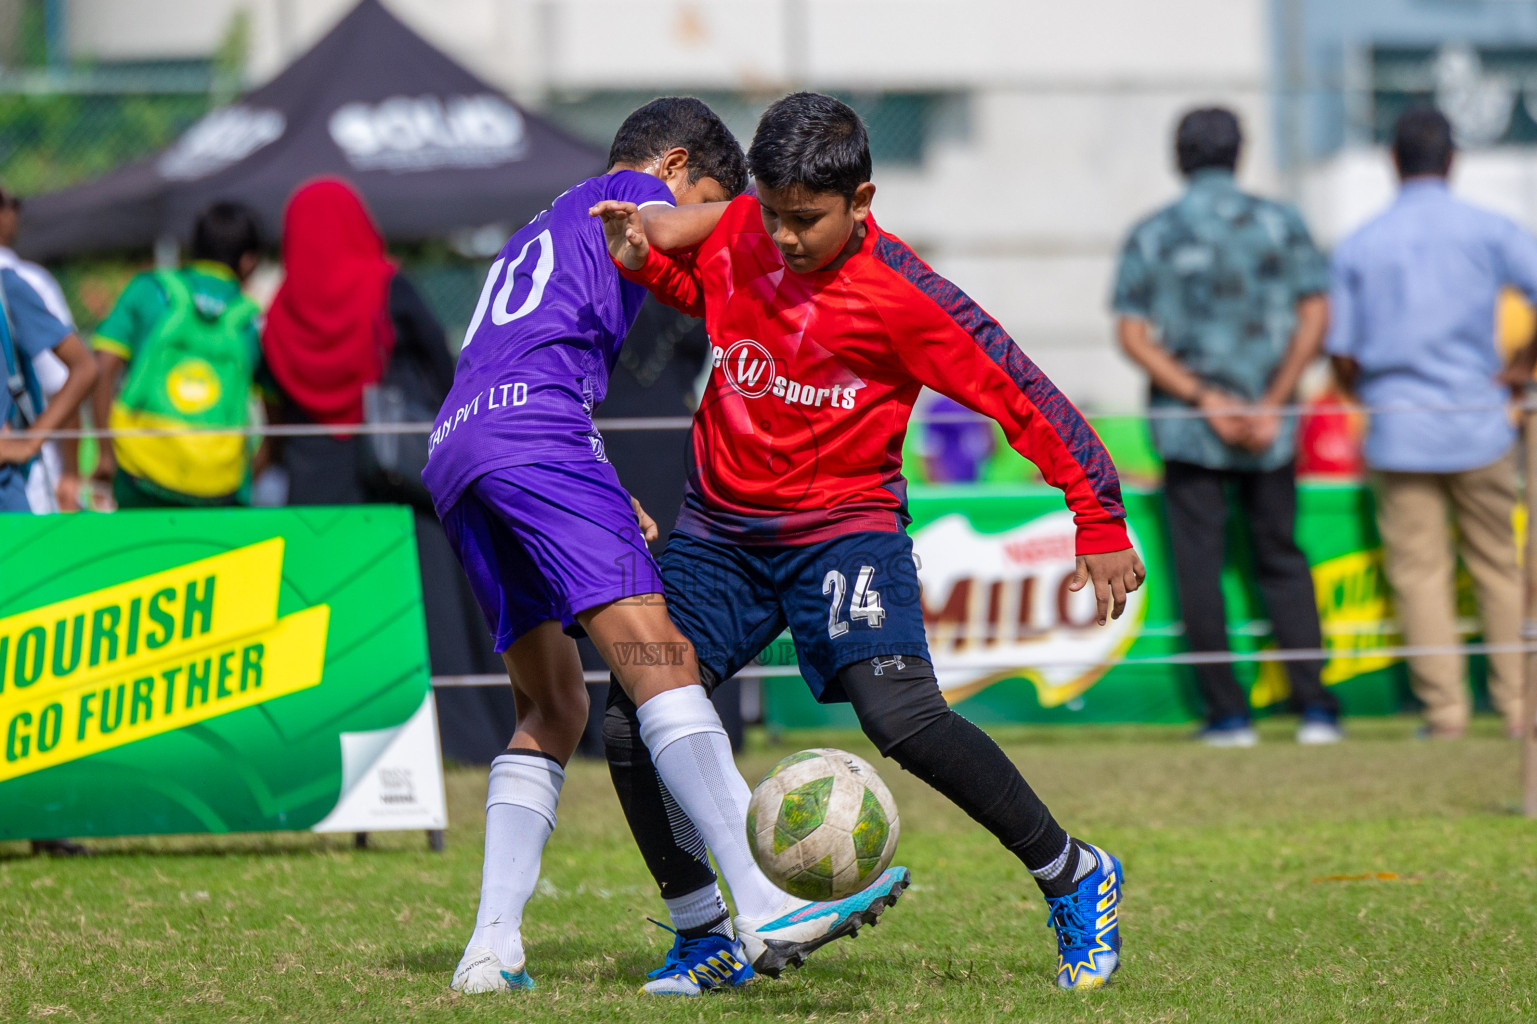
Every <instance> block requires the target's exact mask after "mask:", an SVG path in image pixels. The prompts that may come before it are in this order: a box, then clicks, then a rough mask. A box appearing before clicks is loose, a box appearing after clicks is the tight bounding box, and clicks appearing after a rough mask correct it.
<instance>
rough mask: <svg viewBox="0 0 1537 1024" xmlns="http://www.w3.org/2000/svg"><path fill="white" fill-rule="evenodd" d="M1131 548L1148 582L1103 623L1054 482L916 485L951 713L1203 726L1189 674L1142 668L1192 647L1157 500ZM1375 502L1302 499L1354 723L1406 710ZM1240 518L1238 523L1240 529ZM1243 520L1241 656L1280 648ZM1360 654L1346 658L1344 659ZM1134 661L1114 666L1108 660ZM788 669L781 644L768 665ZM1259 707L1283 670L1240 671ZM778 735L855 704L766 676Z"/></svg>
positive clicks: (1138, 499) (927, 617) (1356, 490)
mask: <svg viewBox="0 0 1537 1024" xmlns="http://www.w3.org/2000/svg"><path fill="white" fill-rule="evenodd" d="M1125 500H1126V509H1127V513H1128V523H1129V525H1130V530H1131V535H1132V541H1133V543H1134V544H1135V546H1136V548H1137V550H1138V552H1139V553H1140V554H1141V556H1142V559H1143V561H1144V562H1145V563H1146V565H1147V571H1148V582H1147V585H1146V586H1145V587H1144V588H1143V589H1142V590H1141V591H1139V592H1137V593H1135V594H1133V595H1131V597H1130V599H1129V600H1128V602H1127V606H1126V612H1125V614H1124V615H1123V616H1122V617H1121V618H1120V619H1116V620H1112V621H1111V622H1110V623H1109V625H1107V626H1105V627H1100V626H1096V625H1094V612H1095V605H1094V600H1093V597H1092V595H1091V594H1090V593H1089V591H1088V590H1087V589H1085V590H1084V591H1081V592H1079V593H1076V594H1075V593H1073V592H1072V591H1070V590H1068V589H1067V586H1068V582H1069V580H1070V578H1071V576H1072V573H1073V567H1074V555H1073V541H1074V530H1073V519H1072V515H1071V513H1069V512H1068V511H1067V509H1066V507H1065V506H1064V505H1063V502H1062V496H1061V493H1060V492H1058V491H1056V490H1055V489H1052V488H1048V487H1044V486H1029V485H1021V486H1016V487H999V486H986V485H983V486H967V487H957V486H947V487H944V488H938V487H914V488H913V489H912V491H911V492H910V510H911V512H912V514H913V525H912V528H911V533H912V536H913V550H914V554H915V556H916V557H917V559H918V561H919V569H918V575H919V579H920V580H921V582H922V585H923V596H922V600H923V611H924V621H925V622H926V624H927V626H928V639H929V646H930V653H931V654H932V656H933V658H934V662H935V665H936V666H937V667H938V676H939V682H940V686H941V687H942V689H943V690H944V691H945V694H946V696H947V697H948V698H949V700H950V702H951V703H952V704H955V705H957V706H958V707H959V708H960V710H962V711H963V712H964V713H965V714H967V715H968V716H969V717H972V718H974V719H976V720H978V721H982V722H1101V723H1111V722H1170V723H1172V722H1183V721H1190V720H1192V719H1194V718H1196V717H1198V715H1199V705H1198V703H1197V700H1196V696H1195V690H1194V679H1193V677H1192V675H1191V670H1190V669H1189V668H1188V667H1185V666H1180V665H1170V664H1166V663H1165V664H1157V663H1154V664H1139V663H1138V659H1146V658H1158V657H1162V656H1168V655H1173V654H1178V653H1181V652H1184V651H1185V650H1186V648H1185V645H1184V641H1183V637H1182V628H1181V626H1180V616H1179V610H1178V606H1177V603H1176V598H1175V590H1174V581H1173V574H1172V569H1171V566H1170V562H1169V555H1168V552H1167V549H1166V546H1165V531H1164V526H1163V519H1162V507H1161V506H1162V502H1161V499H1160V497H1159V495H1158V494H1157V492H1156V491H1153V490H1136V489H1128V490H1127V492H1126V493H1125ZM1369 500H1370V499H1369V496H1368V494H1367V493H1366V491H1365V490H1364V489H1363V488H1361V487H1359V486H1358V485H1355V484H1306V485H1303V487H1302V488H1301V493H1300V495H1299V516H1298V541H1299V542H1300V544H1301V545H1302V547H1303V549H1304V551H1305V552H1306V553H1307V555H1308V558H1309V561H1310V562H1311V563H1312V566H1313V579H1314V583H1315V585H1316V589H1317V593H1318V613H1319V617H1320V619H1321V621H1322V624H1323V631H1324V643H1325V646H1326V648H1327V649H1329V650H1330V651H1333V652H1336V655H1335V657H1333V658H1331V659H1330V660H1329V661H1328V662H1327V664H1326V666H1325V669H1324V682H1325V683H1326V684H1327V685H1329V686H1330V687H1332V688H1334V689H1335V691H1336V692H1337V693H1339V695H1340V697H1341V699H1342V700H1343V701H1344V706H1345V709H1346V710H1347V711H1348V712H1349V713H1350V714H1355V715H1361V714H1387V713H1391V712H1394V711H1397V710H1398V709H1399V707H1400V705H1401V704H1402V702H1403V701H1404V700H1405V699H1406V695H1407V692H1408V691H1407V683H1406V679H1405V675H1404V670H1403V666H1402V664H1401V663H1400V662H1398V661H1396V660H1395V659H1392V658H1388V657H1383V656H1378V655H1373V654H1372V653H1371V652H1372V651H1373V650H1375V649H1379V648H1383V647H1387V646H1390V645H1394V644H1397V643H1400V642H1401V638H1400V637H1399V636H1398V635H1397V633H1396V627H1395V626H1394V624H1393V622H1392V619H1391V611H1390V608H1389V604H1388V594H1387V585H1386V581H1385V580H1384V579H1383V578H1382V572H1381V551H1380V547H1379V544H1378V541H1377V537H1376V533H1375V530H1374V527H1373V525H1372V516H1371V509H1370V506H1369ZM1236 518H1237V517H1236V515H1235V520H1236ZM1243 530H1244V525H1243V523H1242V522H1241V521H1235V522H1233V523H1232V524H1231V529H1230V533H1231V536H1230V540H1229V550H1230V552H1232V553H1233V558H1232V559H1231V561H1232V563H1233V564H1232V565H1230V567H1229V569H1228V570H1227V573H1226V575H1225V577H1224V589H1225V591H1226V594H1227V605H1228V628H1229V631H1230V638H1231V644H1232V647H1233V649H1234V650H1237V651H1253V650H1257V649H1262V648H1268V647H1273V646H1274V644H1273V642H1272V640H1271V637H1270V634H1269V623H1268V621H1266V616H1265V612H1264V607H1263V605H1262V604H1261V603H1260V601H1259V599H1258V595H1257V594H1256V593H1255V592H1254V591H1253V585H1252V580H1253V579H1254V572H1253V570H1252V568H1251V567H1250V565H1249V563H1248V561H1247V557H1246V549H1247V544H1246V541H1245V539H1244V537H1243ZM1347 653H1348V654H1353V655H1365V657H1349V658H1347V657H1345V656H1344V655H1346V654H1347ZM1123 658H1124V659H1127V663H1124V664H1120V665H1116V666H1114V667H1108V666H1107V665H1106V664H1105V663H1106V662H1113V661H1117V660H1119V659H1123ZM764 660H765V661H768V662H769V663H771V664H785V665H793V664H794V652H793V648H791V647H790V646H789V644H788V640H787V639H782V640H781V641H780V642H779V643H778V644H777V645H776V646H775V647H774V648H771V649H770V651H769V652H767V653H766V655H765V659H764ZM1235 671H1236V672H1237V675H1238V678H1239V680H1240V682H1242V683H1243V684H1244V685H1245V686H1246V687H1247V688H1248V690H1249V695H1250V703H1251V704H1252V705H1253V706H1254V707H1255V708H1256V709H1257V710H1258V711H1259V712H1260V713H1264V711H1265V709H1268V708H1276V707H1278V706H1284V704H1285V701H1286V699H1287V697H1288V696H1289V686H1288V683H1287V679H1286V671H1285V667H1284V666H1283V665H1282V664H1281V663H1278V662H1262V663H1252V662H1251V663H1247V664H1240V665H1238V666H1236V668H1235ZM764 711H765V716H766V718H767V720H768V721H769V723H770V724H771V725H775V726H779V727H786V728H804V727H810V726H816V725H826V724H837V725H843V726H848V727H853V726H854V725H855V724H856V723H855V721H854V717H853V713H852V711H850V709H849V708H848V706H847V705H829V706H820V705H818V704H816V703H815V702H814V701H813V700H812V699H811V697H810V696H809V695H808V694H807V693H806V688H805V684H804V683H802V682H801V680H800V679H799V678H798V677H794V678H790V677H786V678H773V679H769V680H765V684H764Z"/></svg>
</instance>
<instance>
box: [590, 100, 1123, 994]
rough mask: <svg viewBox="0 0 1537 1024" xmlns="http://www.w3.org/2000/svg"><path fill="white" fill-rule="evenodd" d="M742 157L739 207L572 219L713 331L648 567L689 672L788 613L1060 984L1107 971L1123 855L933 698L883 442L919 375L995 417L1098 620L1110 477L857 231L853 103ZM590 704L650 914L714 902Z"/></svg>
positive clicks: (1093, 451)
mask: <svg viewBox="0 0 1537 1024" xmlns="http://www.w3.org/2000/svg"><path fill="white" fill-rule="evenodd" d="M748 165H749V168H750V169H751V170H752V172H753V175H754V177H755V178H756V179H757V186H758V195H757V196H756V197H752V196H743V197H740V198H738V199H736V200H735V201H734V202H731V203H729V204H712V205H709V206H696V207H693V208H691V209H689V210H681V209H680V210H678V211H672V210H663V209H660V208H648V209H647V210H646V211H645V216H644V218H643V217H642V215H641V212H640V211H638V210H637V209H636V208H635V207H634V206H633V205H631V204H625V203H616V202H604V203H599V204H598V205H597V206H595V207H594V208H593V213H594V215H597V216H602V217H603V218H604V226H605V230H606V231H607V233H608V239H609V251H610V253H611V254H612V255H613V257H614V259H615V262H616V263H618V264H619V265H620V267H621V270H622V272H623V273H624V274H625V275H626V276H627V277H629V278H630V279H631V280H635V281H639V282H641V283H643V284H645V285H646V286H647V287H648V288H650V289H651V290H652V291H653V293H655V294H656V295H657V296H658V297H659V298H661V299H662V300H663V301H664V302H667V303H669V304H671V305H674V306H676V307H677V308H679V309H682V310H684V311H686V312H689V313H692V314H694V315H696V316H703V317H704V318H705V321H706V325H707V327H708V329H709V332H710V337H711V339H712V341H713V345H714V357H715V358H714V368H713V371H712V373H711V376H710V380H709V384H708V387H707V390H706V394H705V397H704V400H703V401H702V402H701V405H700V409H699V412H698V414H697V415H696V417H695V426H694V432H693V468H692V472H691V475H690V480H689V485H688V492H687V496H686V500H685V506H684V510H683V512H682V514H681V515H680V517H679V519H678V526H677V530H676V531H675V532H674V533H673V535H672V537H671V538H670V539H669V541H668V545H667V550H666V552H665V553H664V554H663V556H662V559H661V567H662V575H663V584H664V588H665V591H666V597H667V602H668V606H669V609H670V611H671V613H672V615H673V617H674V619H675V620H676V621H677V623H678V626H679V627H680V628H681V629H682V631H683V633H684V634H685V635H686V636H687V637H688V638H689V640H690V641H691V642H692V643H693V644H694V646H695V649H696V651H697V652H698V655H699V663H700V668H701V672H702V674H704V675H705V676H706V684H707V685H710V684H713V683H714V682H717V681H718V680H722V679H727V678H730V677H731V675H732V674H734V673H735V672H736V671H737V670H738V669H740V668H741V667H742V666H743V665H745V664H746V663H747V662H748V661H749V660H750V659H751V658H752V657H754V656H755V655H756V654H757V653H758V652H759V651H760V650H762V648H763V647H764V646H766V645H767V644H768V643H769V642H771V641H772V640H773V639H774V638H775V637H776V636H777V635H778V634H779V633H780V631H781V630H783V629H784V628H785V627H786V626H787V625H788V627H789V629H790V631H791V634H792V635H793V636H794V638H795V643H796V651H797V656H798V658H799V661H800V667H801V671H802V674H803V675H804V676H805V678H806V680H807V682H808V684H809V685H810V686H811V689H812V692H813V693H814V694H815V695H816V696H817V698H818V699H819V700H821V701H824V702H831V701H849V702H850V703H852V704H853V706H854V710H855V712H856V713H857V714H858V716H859V721H860V725H861V726H862V727H863V729H864V731H865V733H866V734H867V735H868V736H869V737H870V739H871V740H872V741H873V742H874V743H875V745H876V746H877V747H878V748H879V749H880V751H881V753H882V754H884V755H886V756H888V757H891V758H893V759H894V760H895V761H896V762H897V763H898V764H899V765H901V766H902V767H903V768H905V769H906V770H908V771H910V772H912V773H913V774H915V775H917V776H918V777H919V778H921V779H923V780H924V781H925V782H928V783H929V784H930V785H931V786H933V787H934V788H935V789H937V790H939V791H940V792H941V793H943V794H944V795H945V796H947V797H949V798H950V799H951V800H952V801H954V802H955V803H956V804H957V805H958V806H960V807H961V808H962V809H963V810H965V811H966V812H967V813H968V814H970V815H971V816H972V817H973V818H974V819H976V820H977V821H978V822H979V823H981V824H982V825H983V826H985V827H986V828H987V829H989V830H990V831H991V832H992V833H993V834H994V835H995V836H997V837H998V839H999V840H1000V841H1001V842H1002V843H1003V844H1004V846H1005V847H1007V848H1008V849H1009V850H1010V851H1011V852H1013V853H1014V854H1015V855H1016V856H1018V857H1019V858H1020V859H1021V860H1022V861H1023V862H1024V864H1025V867H1026V868H1027V869H1028V870H1029V871H1030V873H1031V875H1033V876H1034V877H1035V879H1036V881H1037V883H1038V884H1039V886H1040V888H1041V890H1042V892H1043V894H1044V895H1045V897H1046V899H1047V904H1048V907H1049V909H1050V915H1049V916H1050V923H1051V925H1052V926H1053V927H1054V928H1055V930H1056V933H1057V945H1058V954H1059V956H1058V969H1057V983H1058V984H1059V985H1061V986H1062V987H1064V988H1091V987H1097V986H1099V985H1102V984H1104V983H1105V981H1107V980H1108V979H1109V977H1110V975H1111V973H1112V972H1113V971H1114V970H1115V969H1116V967H1117V966H1118V964H1119V960H1120V957H1119V953H1120V932H1119V928H1118V924H1117V921H1118V914H1117V908H1118V905H1119V903H1120V893H1121V888H1120V886H1121V872H1120V864H1119V862H1118V861H1117V860H1116V859H1115V858H1114V857H1112V856H1110V855H1109V854H1107V853H1105V852H1104V851H1103V850H1101V849H1099V848H1097V847H1093V846H1090V845H1088V844H1086V843H1083V842H1080V841H1078V840H1074V839H1071V838H1070V837H1069V836H1068V835H1067V833H1066V832H1065V831H1064V830H1063V829H1062V827H1061V826H1060V825H1058V824H1057V822H1056V821H1055V820H1054V819H1053V818H1052V816H1051V813H1050V812H1049V811H1048V810H1047V808H1046V806H1045V804H1043V803H1042V802H1041V800H1040V798H1039V797H1038V796H1036V794H1035V793H1034V792H1033V791H1032V790H1031V789H1030V787H1029V786H1028V785H1027V784H1026V782H1025V780H1024V778H1023V777H1022V776H1021V775H1020V773H1019V771H1018V769H1016V768H1015V767H1014V765H1013V763H1012V762H1010V761H1009V759H1008V757H1007V756H1006V755H1005V754H1004V753H1003V751H1001V750H1000V749H999V748H998V746H997V745H996V744H995V743H994V742H993V741H992V740H991V739H989V738H988V736H987V735H986V734H985V733H983V732H982V731H981V730H980V729H978V728H977V727H976V726H974V725H972V724H971V723H970V722H968V721H967V720H966V719H964V718H962V717H961V716H960V715H958V714H956V713H955V712H954V711H952V710H951V709H950V708H949V707H948V705H946V703H945V700H944V698H943V697H942V696H941V694H940V691H939V687H938V684H937V683H936V681H935V678H934V672H933V669H932V667H931V665H930V664H929V654H928V646H927V642H926V639H925V636H924V629H923V617H922V611H921V606H920V603H919V591H918V579H917V573H916V571H915V567H914V564H913V558H912V543H911V541H910V540H909V539H908V537H907V534H906V530H905V527H906V524H907V522H908V516H907V514H906V500H905V492H906V482H905V481H904V479H903V478H902V474H901V445H902V438H903V435H904V433H905V432H906V428H907V420H908V417H909V416H910V414H911V412H912V406H913V402H914V401H915V399H916V398H917V397H918V393H919V391H920V389H921V387H922V386H924V385H927V386H929V387H931V388H933V389H934V390H936V391H939V392H941V393H943V394H945V395H948V396H949V397H951V398H953V399H955V400H956V401H958V402H960V403H961V404H963V405H965V406H967V407H968V408H970V409H973V410H975V411H977V412H981V413H984V414H986V415H988V416H991V417H992V418H993V419H995V420H997V421H998V422H999V424H1000V425H1002V427H1003V428H1004V431H1005V433H1006V434H1007V436H1008V438H1009V440H1010V443H1011V444H1012V445H1013V446H1014V448H1015V449H1016V450H1017V451H1019V452H1020V454H1022V455H1024V456H1026V457H1027V458H1029V459H1031V460H1032V461H1033V462H1035V463H1036V465H1037V466H1039V467H1040V469H1041V471H1042V473H1043V474H1044V476H1045V477H1046V479H1047V480H1048V481H1049V482H1050V483H1052V484H1053V485H1055V486H1057V487H1059V488H1061V489H1062V490H1063V492H1064V494H1065V496H1066V499H1067V502H1068V505H1069V506H1070V507H1071V509H1072V511H1073V513H1074V519H1075V522H1076V523H1077V527H1078V530H1077V534H1078V536H1077V555H1078V570H1077V574H1076V578H1075V580H1074V584H1073V589H1074V590H1078V589H1081V588H1082V587H1083V586H1085V585H1086V584H1089V583H1092V585H1093V587H1094V592H1095V595H1096V597H1097V599H1098V607H1099V613H1098V618H1099V621H1100V623H1101V624H1103V623H1104V622H1105V621H1106V617H1107V615H1108V616H1119V615H1120V613H1121V611H1122V609H1123V608H1124V606H1125V601H1126V594H1127V592H1129V591H1132V590H1135V589H1137V588H1138V587H1139V586H1140V585H1141V583H1142V579H1143V575H1144V570H1143V568H1142V564H1141V562H1140V560H1139V559H1138V558H1137V556H1136V554H1135V552H1134V551H1132V549H1131V544H1130V541H1129V540H1128V537H1127V534H1126V529H1125V525H1124V519H1125V510H1124V509H1123V507H1122V505H1121V498H1120V485H1119V482H1118V480H1117V477H1116V473H1115V467H1114V466H1113V465H1112V464H1111V462H1110V458H1109V456H1108V454H1107V453H1106V452H1105V449H1104V447H1103V445H1101V444H1100V441H1099V438H1098V437H1096V436H1095V434H1094V432H1093V430H1092V429H1090V428H1089V426H1088V424H1087V423H1086V422H1085V421H1084V420H1083V418H1082V417H1081V416H1080V415H1079V414H1078V411H1077V410H1076V409H1074V408H1073V406H1072V405H1071V404H1070V403H1069V402H1068V401H1067V399H1066V398H1064V397H1063V396H1062V394H1061V393H1060V392H1059V391H1058V390H1057V389H1056V387H1055V386H1054V385H1053V384H1052V383H1051V382H1050V381H1049V380H1048V379H1047V378H1046V377H1045V375H1043V374H1042V373H1041V372H1040V371H1039V370H1038V369H1037V368H1036V367H1035V365H1034V364H1033V363H1032V362H1031V361H1030V360H1029V359H1028V358H1027V357H1026V356H1025V355H1024V353H1023V352H1021V351H1020V349H1019V347H1018V346H1017V345H1015V344H1014V342H1013V340H1012V339H1011V338H1010V337H1009V336H1008V335H1007V334H1006V333H1005V332H1004V331H1003V329H1002V328H1001V327H1000V326H999V325H998V323H997V322H996V321H995V320H993V319H992V318H991V317H989V316H988V315H987V314H986V313H985V312H984V311H983V310H982V309H981V308H980V307H979V306H977V305H976V303H974V302H972V301H971V299H969V298H968V297H967V296H966V295H965V294H964V293H963V292H961V291H960V289H958V288H956V287H955V286H954V285H953V284H951V283H950V282H949V281H946V280H945V279H944V278H942V277H940V276H939V275H938V274H936V273H934V271H933V270H931V269H930V268H929V267H928V266H927V265H926V264H924V263H923V261H922V260H920V259H919V258H918V257H917V256H916V255H915V254H914V253H913V251H912V250H911V249H909V248H908V247H907V246H906V245H905V244H903V243H902V242H901V241H900V240H899V239H897V238H896V237H894V236H892V235H890V234H887V233H886V232H884V231H882V230H881V229H880V228H879V227H878V226H877V225H876V223H875V220H874V218H873V217H871V215H870V204H871V200H872V199H873V197H874V195H875V186H874V185H873V184H872V183H871V182H870V153H869V145H868V141H867V137H866V134H865V128H864V125H863V123H862V122H861V121H860V119H859V117H858V115H857V114H855V113H854V112H853V111H852V110H850V109H849V108H848V107H847V106H845V105H844V104H842V103H840V102H838V101H837V100H835V99H832V98H831V97H828V96H821V95H818V94H815V93H796V94H794V95H791V96H787V97H785V98H784V99H782V100H780V101H778V102H777V103H775V104H774V105H773V106H771V107H770V108H769V109H768V111H766V112H765V113H764V115H763V118H762V119H761V120H760V121H759V124H758V129H757V133H756V135H755V137H754V139H753V144H752V148H751V149H750V150H749V152H748ZM648 237H649V241H648ZM659 250H665V251H668V252H674V253H680V252H684V253H686V255H675V256H666V255H663V252H662V251H659ZM611 695H612V696H611V699H610V707H609V712H608V717H607V719H606V722H605V738H606V740H607V744H608V748H609V762H610V770H611V772H612V773H613V775H614V780H615V785H616V788H617V789H618V791H619V795H620V800H621V803H622V804H623V806H624V809H625V813H626V816H627V817H628V819H629V821H630V823H631V829H632V831H633V832H634V833H635V836H636V840H637V842H638V843H639V844H640V846H641V849H642V852H643V853H644V855H645V857H646V860H647V864H648V866H649V867H650V868H651V870H652V873H653V875H655V876H656V878H657V880H658V882H660V883H661V885H662V889H663V895H664V897H667V902H668V906H669V909H670V910H672V911H674V913H677V912H679V911H680V910H688V909H690V908H691V907H692V905H693V904H694V903H696V902H697V903H700V904H703V903H705V902H709V901H714V900H718V899H719V896H718V892H717V890H716V888H715V884H714V882H715V880H714V876H713V875H712V874H711V873H710V871H709V868H708V865H707V863H706V862H705V861H703V859H702V858H699V857H696V856H691V855H690V851H691V850H692V851H696V852H697V851H698V850H699V849H700V844H698V842H697V840H695V839H694V837H692V836H690V835H687V834H686V832H687V829H686V826H685V827H683V828H681V829H678V828H675V829H672V830H670V831H664V830H659V829H657V827H656V825H655V823H656V822H658V821H663V820H665V817H666V816H665V805H666V791H665V790H664V789H662V788H661V787H660V785H659V784H658V783H657V781H656V779H655V773H654V772H652V771H651V770H650V766H649V764H648V763H647V761H646V757H645V748H644V746H643V744H642V743H641V742H640V738H639V732H638V726H637V723H636V720H635V715H634V712H633V711H632V709H631V708H630V707H629V704H628V701H626V700H625V699H624V696H623V694H622V693H620V692H619V691H618V690H617V688H615V689H611ZM680 833H685V834H680ZM749 952H750V953H752V952H754V951H753V950H749ZM791 961H792V962H794V958H791Z"/></svg>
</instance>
